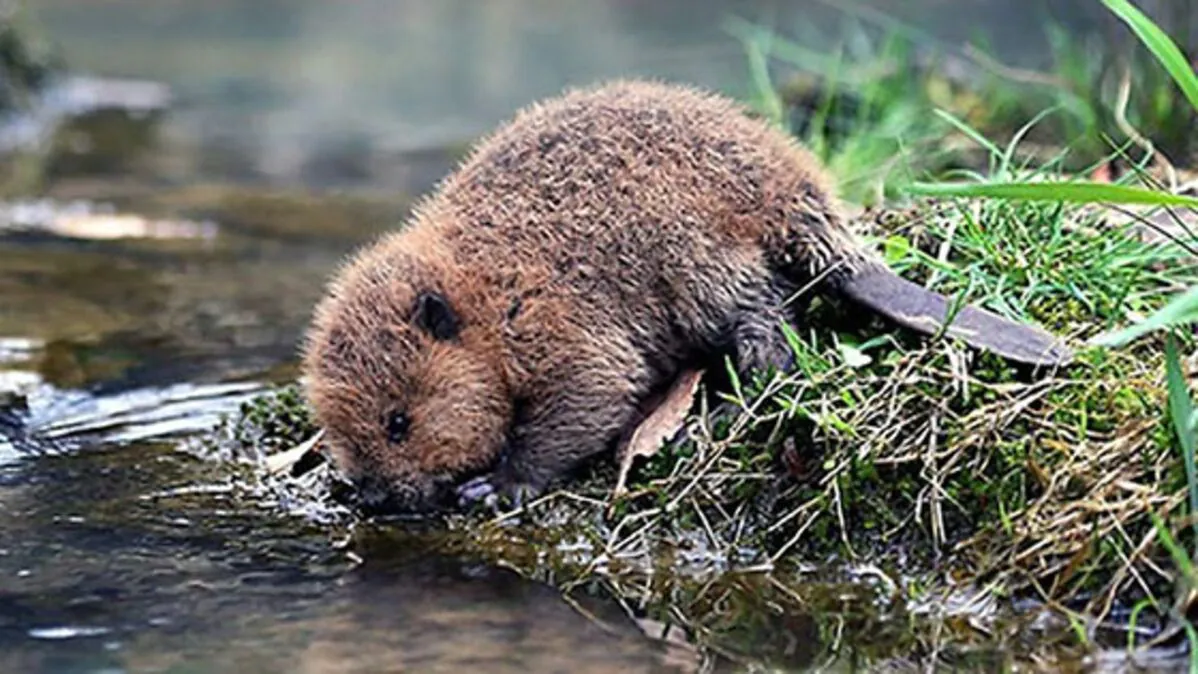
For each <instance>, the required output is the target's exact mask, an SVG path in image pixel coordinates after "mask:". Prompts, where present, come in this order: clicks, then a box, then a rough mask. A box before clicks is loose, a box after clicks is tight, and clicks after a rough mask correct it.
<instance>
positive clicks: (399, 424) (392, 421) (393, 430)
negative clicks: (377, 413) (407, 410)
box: [387, 412, 412, 443]
mask: <svg viewBox="0 0 1198 674" xmlns="http://www.w3.org/2000/svg"><path fill="white" fill-rule="evenodd" d="M411 425H412V422H411V421H410V420H409V419H408V415H406V414H404V413H403V412H393V413H392V414H391V416H389V417H387V440H389V441H390V442H394V443H400V442H403V440H404V438H406V437H408V427H409V426H411Z"/></svg>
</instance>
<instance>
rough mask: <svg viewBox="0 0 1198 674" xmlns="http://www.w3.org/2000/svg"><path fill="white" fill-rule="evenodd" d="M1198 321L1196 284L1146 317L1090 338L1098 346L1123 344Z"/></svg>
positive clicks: (1197, 290)
mask: <svg viewBox="0 0 1198 674" xmlns="http://www.w3.org/2000/svg"><path fill="white" fill-rule="evenodd" d="M1194 322H1198V286H1194V287H1192V288H1190V289H1189V290H1187V291H1185V292H1183V293H1181V294H1180V295H1178V296H1177V297H1174V298H1173V299H1172V300H1170V301H1169V303H1168V304H1166V305H1165V306H1163V307H1161V308H1160V309H1159V310H1157V312H1156V313H1154V314H1152V315H1151V316H1149V317H1148V318H1146V319H1144V320H1143V321H1140V322H1139V323H1137V324H1135V325H1132V326H1129V327H1126V328H1124V329H1122V330H1116V331H1113V332H1106V333H1103V334H1101V335H1098V336H1097V337H1094V338H1093V339H1091V340H1090V343H1091V344H1095V345H1098V346H1123V345H1124V344H1127V343H1128V342H1131V341H1132V340H1135V339H1138V338H1140V337H1142V336H1144V335H1146V334H1148V333H1150V332H1154V331H1156V330H1163V329H1168V328H1174V327H1178V326H1180V325H1185V324H1188V323H1194Z"/></svg>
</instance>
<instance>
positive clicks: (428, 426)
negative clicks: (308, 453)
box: [304, 82, 878, 510]
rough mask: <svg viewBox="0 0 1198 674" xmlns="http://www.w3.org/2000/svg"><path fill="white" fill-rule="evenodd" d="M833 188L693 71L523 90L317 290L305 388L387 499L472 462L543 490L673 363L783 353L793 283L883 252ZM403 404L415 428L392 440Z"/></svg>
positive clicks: (521, 488)
mask: <svg viewBox="0 0 1198 674" xmlns="http://www.w3.org/2000/svg"><path fill="white" fill-rule="evenodd" d="M832 194H833V193H832V190H831V187H830V185H829V183H828V181H827V179H826V178H825V177H824V175H823V174H822V173H821V172H820V170H819V169H818V168H817V163H816V161H815V160H814V159H813V158H812V157H811V156H810V155H809V154H808V153H807V152H806V151H805V150H803V149H802V148H801V147H799V146H798V145H797V143H796V142H794V141H793V140H792V139H791V138H790V137H789V136H788V135H786V134H784V133H782V132H780V131H778V130H775V129H773V128H772V127H770V126H769V125H768V124H767V123H765V122H763V121H759V120H755V119H752V118H751V117H750V116H749V115H747V114H745V111H744V110H743V109H742V108H741V107H740V106H739V105H737V104H736V103H734V102H732V101H730V100H727V99H724V98H722V97H718V96H714V95H711V94H707V93H703V92H700V91H697V90H694V89H691V88H686V87H681V86H675V85H664V84H656V83H647V82H616V83H610V84H607V85H604V86H601V87H595V88H589V89H583V90H575V91H571V92H567V93H566V94H564V95H563V96H561V97H559V98H556V99H553V100H550V101H548V102H545V103H542V104H538V105H534V106H532V107H529V108H527V109H525V110H523V111H522V112H520V113H519V114H518V115H517V116H516V117H515V119H514V120H513V121H511V122H510V123H508V124H507V125H505V126H503V127H501V128H500V130H499V131H498V132H497V133H496V134H495V135H493V136H491V137H490V138H488V139H486V140H485V141H483V142H482V143H480V144H479V145H478V146H477V149H476V150H475V151H474V152H473V154H472V155H471V156H469V157H468V158H467V159H466V160H465V161H464V163H463V164H462V165H461V166H460V167H459V169H458V170H457V171H456V172H455V173H454V174H452V175H451V176H449V177H448V178H447V179H446V180H445V181H444V182H443V183H442V185H441V186H440V188H439V189H438V190H437V191H436V193H435V194H434V195H433V196H431V197H430V198H428V199H427V200H426V201H425V202H423V203H422V204H421V205H420V207H419V208H418V209H417V211H416V212H415V214H414V216H413V217H412V219H411V221H410V223H408V225H407V226H406V227H405V228H403V229H402V230H401V231H398V232H396V233H394V234H391V235H388V236H386V237H385V238H383V239H382V240H380V241H378V242H377V243H376V244H375V245H373V246H371V247H369V248H367V249H365V250H364V251H363V252H361V253H359V254H358V256H357V257H355V258H354V259H353V260H352V261H351V262H350V263H349V264H348V265H347V266H346V267H345V268H344V269H342V270H341V271H340V273H339V274H338V275H337V277H336V279H335V280H334V281H333V283H332V285H331V286H330V289H329V293H328V296H327V297H326V299H325V300H324V301H323V302H322V303H321V305H320V306H319V307H318V309H317V311H316V316H315V320H314V323H313V327H312V329H311V331H310V333H309V335H308V340H307V345H306V349H305V359H304V368H305V373H306V375H307V392H308V396H309V399H310V401H311V404H312V406H313V408H314V410H315V413H316V416H317V419H318V421H319V423H320V424H321V425H322V426H323V427H325V429H326V432H327V438H328V442H329V444H330V446H331V447H332V448H333V451H334V454H335V456H336V458H337V460H338V463H339V465H340V466H341V467H342V468H343V469H344V470H345V472H346V473H348V474H349V475H350V476H351V477H353V478H355V479H357V480H358V481H359V483H360V485H361V486H362V487H363V491H364V492H366V493H367V494H368V497H367V500H372V501H373V502H375V503H376V504H377V503H382V502H385V503H386V506H387V507H388V508H398V509H403V510H420V509H428V508H434V507H444V506H446V505H450V504H451V502H452V500H453V499H454V494H455V493H456V492H455V490H458V489H460V488H461V485H462V484H463V482H465V481H466V480H467V479H468V478H471V477H477V479H476V480H475V481H474V482H473V483H471V485H472V487H471V488H470V489H471V490H472V491H471V492H470V493H469V494H468V495H469V496H471V497H472V498H473V497H475V496H480V495H485V494H489V493H492V492H500V493H502V494H506V495H508V496H513V495H519V494H525V495H527V494H535V493H537V492H539V491H541V490H542V489H544V488H545V487H546V486H547V485H548V484H549V483H550V482H551V481H552V480H553V479H554V478H556V477H558V476H560V475H562V474H563V473H565V472H566V471H567V470H568V469H570V468H571V467H573V466H575V465H576V464H577V463H578V462H579V461H581V460H582V459H585V458H588V457H592V456H594V455H596V454H599V453H601V452H603V451H605V450H607V449H609V447H610V446H611V443H612V441H613V439H615V438H616V437H618V436H619V434H620V433H621V431H623V430H625V429H626V428H627V427H628V425H629V424H630V423H632V422H634V421H635V419H637V418H639V417H638V405H639V404H640V403H641V402H642V401H644V399H645V398H646V396H647V395H649V393H650V392H652V391H653V390H656V389H659V388H660V387H661V386H662V385H663V384H664V383H668V382H669V381H670V380H671V379H672V378H673V377H674V376H675V375H676V373H677V372H678V370H679V368H680V367H682V366H683V365H685V364H686V363H688V362H692V361H694V360H696V359H704V358H710V357H713V356H719V355H720V354H724V353H729V354H732V355H734V356H735V358H736V360H737V363H738V366H739V368H740V369H741V370H742V371H752V370H756V369H761V368H765V367H767V366H771V365H775V366H784V365H785V364H786V363H787V357H788V355H789V351H788V349H787V347H786V344H785V340H784V339H783V337H782V334H781V332H780V327H779V326H780V323H781V322H782V321H783V320H785V319H786V316H785V315H784V312H783V310H782V306H783V301H784V299H785V298H786V297H787V296H788V295H789V294H790V293H792V292H794V291H795V290H796V289H797V288H799V287H801V286H802V285H804V284H805V283H807V282H808V281H810V280H811V279H812V278H814V277H815V276H816V275H820V274H822V273H824V272H827V271H829V270H832V273H831V274H830V275H828V276H827V278H826V280H825V281H824V283H825V286H826V287H829V288H835V287H836V284H837V283H839V281H837V279H843V278H845V275H846V274H851V273H853V272H855V271H857V270H861V269H865V268H871V267H873V266H876V265H877V264H878V263H877V262H876V261H875V260H874V259H873V258H872V257H871V256H870V255H869V254H868V253H867V252H865V251H864V250H863V249H862V248H861V247H860V246H859V245H858V244H857V242H856V240H855V238H854V237H853V235H852V234H851V233H850V231H849V229H848V228H847V227H846V225H845V223H844V221H843V219H842V218H841V216H840V215H839V214H838V210H837V207H836V204H835V203H834V197H833V196H832ZM422 293H424V294H427V293H434V294H435V296H436V297H438V298H442V299H443V301H444V304H438V305H435V306H437V307H440V308H441V309H446V308H448V310H449V311H450V312H451V314H450V317H449V318H450V319H452V320H451V323H452V325H453V329H452V330H449V329H443V330H440V331H438V330H436V329H431V328H430V326H429V324H428V322H429V321H430V320H433V319H435V318H437V317H433V318H432V319H430V318H429V317H428V316H424V315H423V314H422V309H421V306H422V303H421V301H420V299H419V298H420V297H421V296H422ZM440 319H442V320H446V317H445V316H440ZM397 409H398V410H403V411H405V412H406V413H407V414H409V415H410V419H411V433H410V435H409V437H408V438H407V439H406V440H404V441H402V442H398V443H395V442H388V440H387V437H386V433H385V422H384V421H381V420H383V419H385V418H386V415H387V414H389V413H391V412H392V411H393V410H397Z"/></svg>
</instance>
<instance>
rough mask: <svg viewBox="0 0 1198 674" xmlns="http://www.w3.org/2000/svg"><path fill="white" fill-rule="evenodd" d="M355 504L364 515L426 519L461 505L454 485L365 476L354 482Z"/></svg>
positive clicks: (372, 475) (371, 475) (357, 478)
mask: <svg viewBox="0 0 1198 674" xmlns="http://www.w3.org/2000/svg"><path fill="white" fill-rule="evenodd" d="M352 484H353V487H354V491H355V496H354V501H355V505H356V506H357V507H358V509H359V510H360V511H362V514H364V515H368V516H371V515H425V514H429V513H433V512H436V511H439V510H441V509H444V508H446V507H448V506H451V505H452V504H454V503H456V502H457V493H456V491H455V490H454V489H453V485H452V484H450V483H448V482H446V483H444V484H443V483H442V482H441V481H437V480H433V481H429V482H427V483H418V482H408V481H404V480H395V479H388V478H387V477H384V476H380V475H376V474H363V475H360V476H358V477H356V478H354V479H353V480H352Z"/></svg>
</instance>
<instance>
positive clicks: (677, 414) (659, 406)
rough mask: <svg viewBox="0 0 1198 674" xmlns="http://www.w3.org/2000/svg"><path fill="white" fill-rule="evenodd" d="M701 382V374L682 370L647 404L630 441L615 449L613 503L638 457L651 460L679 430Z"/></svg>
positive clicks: (622, 488)
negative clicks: (616, 468) (617, 465)
mask: <svg viewBox="0 0 1198 674" xmlns="http://www.w3.org/2000/svg"><path fill="white" fill-rule="evenodd" d="M702 378H703V370H685V371H683V372H682V373H681V374H679V375H678V379H676V380H675V381H674V384H673V385H672V386H671V387H670V389H669V390H668V391H666V393H665V395H664V396H661V397H660V398H659V399H657V400H654V401H650V404H649V405H648V414H647V415H646V416H645V418H644V419H643V420H641V422H640V424H638V425H637V427H636V430H635V431H633V432H632V435H631V437H628V439H627V441H626V442H624V441H622V442H621V443H620V445H619V446H618V447H617V448H616V455H617V456H619V457H620V473H619V477H618V478H617V479H616V488H615V490H614V491H613V493H612V496H613V500H614V499H615V498H619V497H620V496H622V495H623V494H624V491H625V487H624V483H625V481H626V480H627V479H628V471H629V470H631V469H632V462H633V460H634V459H636V457H638V456H644V457H650V456H653V455H654V454H656V453H657V450H659V449H661V445H662V443H663V442H665V441H666V440H668V439H669V438H670V437H672V436H673V435H674V434H675V433H677V432H678V430H679V429H680V428H682V424H683V423H685V422H686V415H687V414H688V413H689V412H690V409H691V404H692V403H693V402H694V399H695V392H696V391H698V390H699V382H700V380H702Z"/></svg>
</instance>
